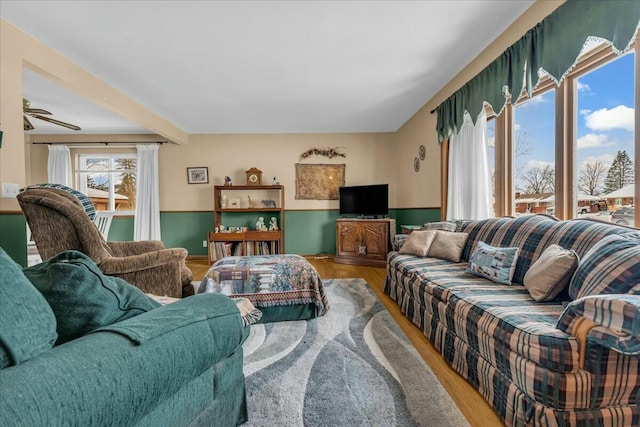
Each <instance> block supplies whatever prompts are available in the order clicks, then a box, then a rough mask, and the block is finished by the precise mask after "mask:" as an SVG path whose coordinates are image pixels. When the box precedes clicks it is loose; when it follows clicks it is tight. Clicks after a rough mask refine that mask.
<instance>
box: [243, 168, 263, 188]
mask: <svg viewBox="0 0 640 427" xmlns="http://www.w3.org/2000/svg"><path fill="white" fill-rule="evenodd" d="M245 174H247V185H262V171H261V170H260V169H257V168H255V167H253V168H251V169H249V170H247V171H245Z"/></svg>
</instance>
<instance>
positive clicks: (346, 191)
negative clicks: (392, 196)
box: [339, 184, 389, 217]
mask: <svg viewBox="0 0 640 427" xmlns="http://www.w3.org/2000/svg"><path fill="white" fill-rule="evenodd" d="M339 195H340V215H359V216H373V217H375V216H381V215H387V214H388V213H389V185H388V184H376V185H358V186H352V187H340V189H339Z"/></svg>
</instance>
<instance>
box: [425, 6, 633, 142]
mask: <svg viewBox="0 0 640 427" xmlns="http://www.w3.org/2000/svg"><path fill="white" fill-rule="evenodd" d="M639 23H640V0H630V1H627V0H567V2H565V3H563V4H562V5H561V6H560V7H558V9H556V10H555V11H554V12H553V13H552V14H550V15H549V16H547V17H546V18H545V19H544V20H543V21H542V22H540V23H539V24H538V25H536V26H535V27H533V28H532V29H531V30H529V31H528V32H527V33H526V34H525V35H524V36H523V37H522V38H521V39H520V40H518V41H517V42H516V43H514V44H513V45H511V46H510V47H509V48H508V49H507V50H506V51H505V52H503V53H502V54H501V55H500V56H499V57H498V58H497V59H496V60H495V61H493V62H492V63H491V64H489V65H488V66H487V68H485V69H484V70H482V71H481V72H480V73H479V74H478V75H476V76H475V77H474V78H473V79H471V80H470V81H469V82H467V83H466V84H465V85H464V86H462V87H461V88H460V89H459V90H458V91H456V92H455V93H454V94H453V95H451V96H450V97H449V98H447V99H446V100H445V101H444V102H443V103H442V104H440V105H439V106H438V107H437V108H436V112H437V113H438V120H437V124H436V130H437V131H438V140H439V142H442V141H443V140H444V139H445V138H447V137H448V136H449V135H451V134H453V133H456V132H457V131H458V130H459V129H460V127H461V126H462V121H463V118H464V112H465V111H467V112H469V114H470V115H471V117H472V119H473V121H474V122H475V120H476V118H477V117H478V114H480V111H481V110H482V108H483V104H484V102H487V103H489V104H490V105H491V106H492V107H493V110H494V111H495V112H496V114H498V115H499V114H501V113H502V110H503V109H504V106H505V105H506V101H507V98H508V96H509V94H513V95H514V96H518V95H519V94H520V93H521V92H522V89H523V88H524V89H525V91H526V93H527V94H528V95H529V96H530V95H531V91H532V90H533V88H534V87H535V86H536V84H537V83H538V80H539V77H538V70H540V69H544V70H545V71H546V72H547V73H549V74H550V75H551V77H552V78H553V79H554V80H555V81H556V83H558V84H560V82H561V81H562V79H564V77H565V75H566V74H567V72H568V71H570V70H571V68H572V67H573V66H574V65H575V63H576V61H577V59H578V55H579V54H580V50H581V49H582V46H583V45H584V43H585V41H586V40H587V38H589V37H597V38H601V39H604V40H606V41H607V42H609V43H610V44H611V45H612V46H613V48H614V50H615V51H616V52H617V53H622V52H624V51H625V50H627V49H628V48H629V47H630V45H631V43H632V42H633V39H634V36H635V34H636V31H637V29H638V24H639Z"/></svg>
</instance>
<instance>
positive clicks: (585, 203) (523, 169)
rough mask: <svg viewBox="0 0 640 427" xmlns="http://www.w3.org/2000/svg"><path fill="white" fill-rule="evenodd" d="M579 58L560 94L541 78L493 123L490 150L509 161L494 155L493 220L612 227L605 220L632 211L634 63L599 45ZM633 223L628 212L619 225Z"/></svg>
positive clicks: (632, 57)
mask: <svg viewBox="0 0 640 427" xmlns="http://www.w3.org/2000/svg"><path fill="white" fill-rule="evenodd" d="M638 45H639V42H638V41H636V45H635V46H636V50H637V46H638ZM583 52H584V53H583V55H582V56H581V58H580V61H579V62H578V63H577V64H576V66H575V67H574V68H573V69H572V70H571V72H570V73H569V74H568V75H567V77H566V78H565V80H563V82H562V84H561V85H560V86H557V85H556V84H555V82H553V81H552V80H550V79H549V78H548V77H547V76H544V74H543V76H542V78H541V81H540V83H539V85H538V87H537V88H536V90H535V91H534V93H533V96H532V97H531V98H526V97H521V98H519V99H518V101H517V102H515V105H512V104H509V105H507V106H506V107H505V111H504V113H503V114H501V115H500V116H499V117H497V118H496V120H495V122H496V123H495V127H494V129H495V130H494V132H495V147H496V148H498V147H501V146H503V145H504V146H505V147H506V148H505V150H504V152H505V153H508V155H507V156H504V157H501V156H499V155H496V164H495V170H496V177H495V180H496V189H498V188H499V186H501V185H502V186H504V187H505V191H497V192H496V199H495V203H496V206H500V207H502V206H504V209H502V208H500V209H498V210H497V214H500V215H519V214H523V213H550V214H554V215H556V216H557V217H559V218H561V219H569V218H576V217H577V218H583V217H596V219H600V220H605V221H613V222H616V217H615V216H614V215H612V213H614V212H615V211H616V210H622V209H625V208H630V207H632V206H633V205H634V185H632V184H633V183H634V182H635V181H637V180H638V179H639V178H640V168H636V167H635V165H634V161H635V157H636V156H637V153H638V150H639V149H640V148H639V146H640V142H639V140H638V138H637V137H636V135H635V133H634V125H635V120H636V119H635V114H636V112H637V107H638V103H639V102H640V100H639V99H637V97H635V93H636V89H635V86H634V77H635V76H636V75H638V74H639V71H640V70H638V63H639V61H638V59H637V58H636V54H635V52H634V51H632V52H629V53H626V54H625V55H622V56H617V55H616V54H615V53H614V52H613V51H612V49H611V48H610V47H609V46H608V45H606V44H597V43H593V42H590V43H588V46H585V49H584V50H583ZM498 130H500V131H498ZM505 130H506V131H505ZM489 132H490V131H489ZM488 137H489V138H491V137H492V134H491V133H488ZM511 171H513V172H511ZM545 195H546V197H543V196H545ZM623 213H624V212H621V213H620V215H622V214H623ZM633 215H636V214H632V215H631V216H633ZM637 217H638V215H636V216H635V221H629V218H630V216H629V214H628V212H627V213H626V216H625V218H624V219H623V220H624V221H627V222H629V224H631V225H633V224H638V223H639V222H638V221H637Z"/></svg>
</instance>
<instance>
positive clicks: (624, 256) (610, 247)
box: [569, 234, 640, 300]
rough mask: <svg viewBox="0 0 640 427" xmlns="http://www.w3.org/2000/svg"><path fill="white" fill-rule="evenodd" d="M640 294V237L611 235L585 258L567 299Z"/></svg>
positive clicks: (594, 246)
mask: <svg viewBox="0 0 640 427" xmlns="http://www.w3.org/2000/svg"><path fill="white" fill-rule="evenodd" d="M600 294H640V235H637V234H623V235H618V234H613V235H611V236H607V237H605V238H604V239H602V240H600V241H599V242H598V243H596V244H595V245H593V247H591V249H589V251H587V253H586V254H585V255H584V257H583V258H582V260H581V261H580V264H578V268H577V270H576V272H575V274H574V275H573V278H572V279H571V284H570V285H569V296H570V297H571V299H573V300H577V299H579V298H582V297H584V296H587V295H600Z"/></svg>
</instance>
